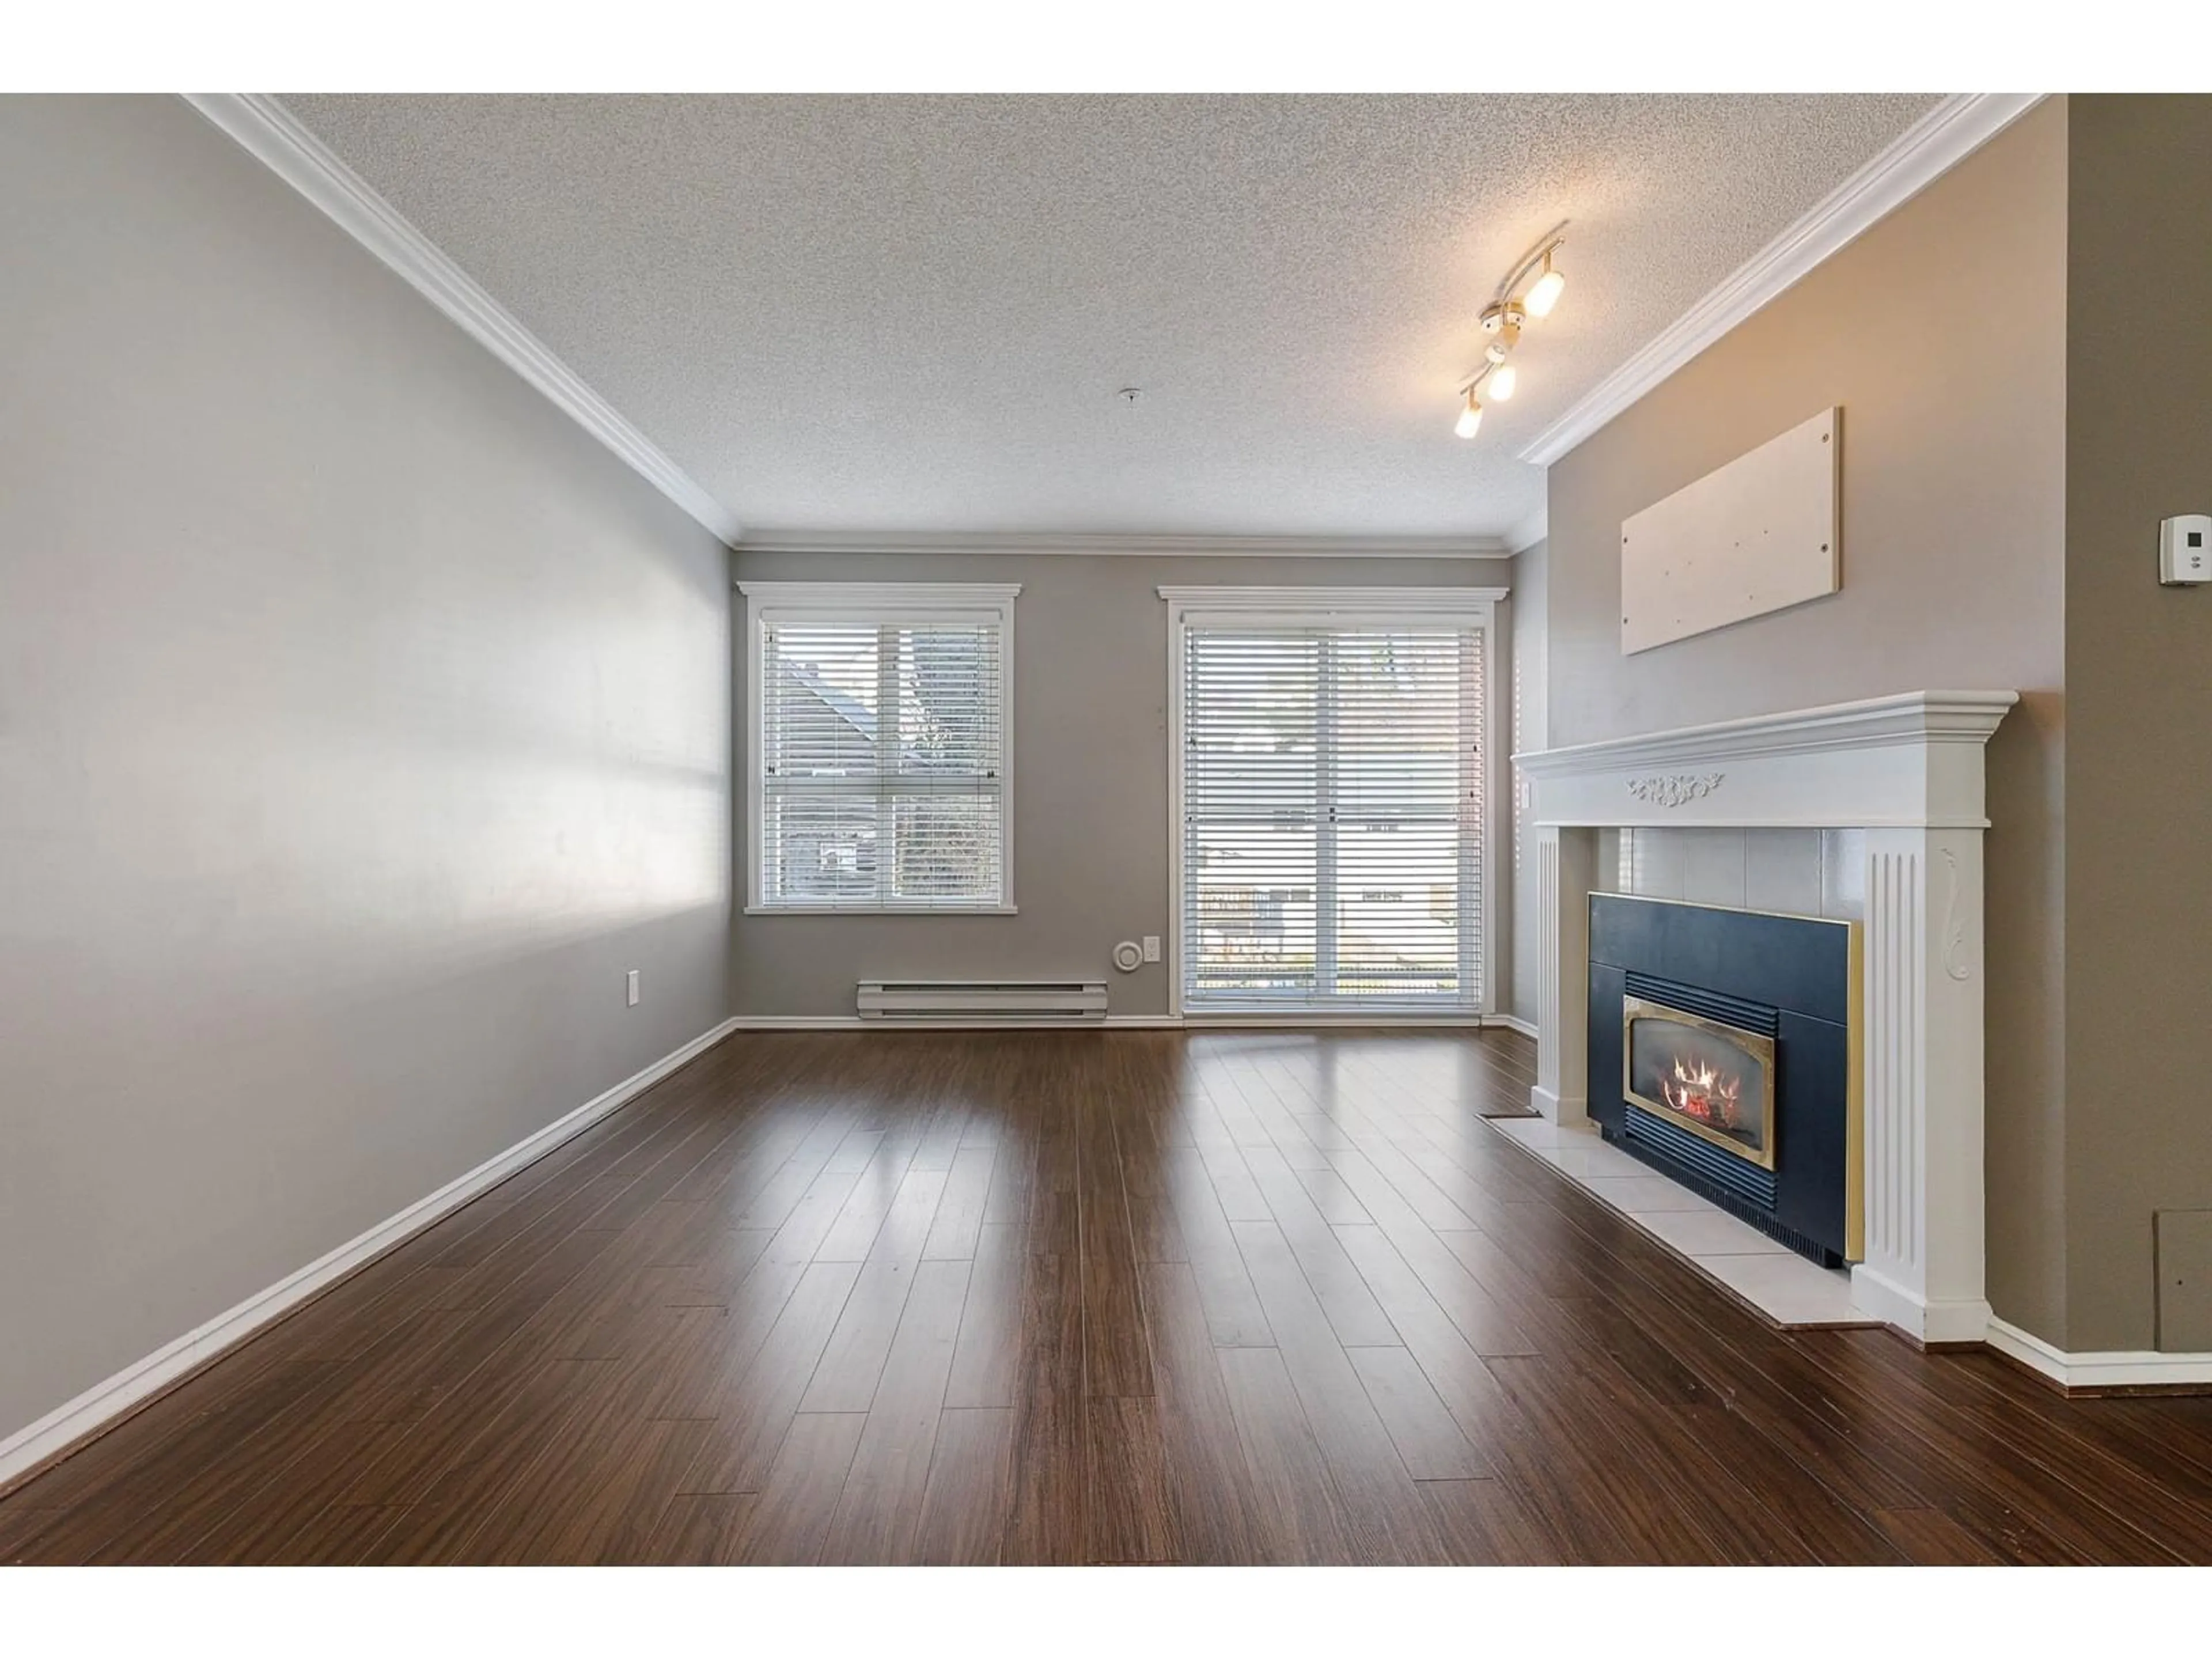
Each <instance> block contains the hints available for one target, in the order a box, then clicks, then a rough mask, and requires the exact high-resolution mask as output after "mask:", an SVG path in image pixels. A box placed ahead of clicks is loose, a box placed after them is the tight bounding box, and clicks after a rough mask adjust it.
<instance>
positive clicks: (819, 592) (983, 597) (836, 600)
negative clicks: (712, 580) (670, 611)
mask: <svg viewBox="0 0 2212 1659" xmlns="http://www.w3.org/2000/svg"><path fill="white" fill-rule="evenodd" d="M1021 591H1022V585H1021V584H1020V583H1019V582H744V581H741V582H739V583H738V592H740V593H742V594H744V596H745V597H746V598H747V599H758V600H760V601H761V602H762V604H763V605H775V606H794V605H795V606H801V607H808V606H820V605H828V606H831V607H836V606H839V605H883V606H886V607H889V608H893V609H901V608H904V609H937V610H946V611H969V610H974V609H975V608H977V607H978V606H982V607H989V606H992V605H1012V603H1013V602H1014V600H1015V599H1018V597H1020V594H1021Z"/></svg>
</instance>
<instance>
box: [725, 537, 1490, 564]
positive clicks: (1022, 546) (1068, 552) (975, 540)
mask: <svg viewBox="0 0 2212 1659" xmlns="http://www.w3.org/2000/svg"><path fill="white" fill-rule="evenodd" d="M737 550H738V552H740V553H908V554H934V555H938V556H945V555H949V554H958V553H990V554H1023V553H1026V554H1033V555H1034V554H1050V555H1062V556H1070V557H1091V558H1098V557H1113V558H1152V559H1164V558H1205V559H1504V558H1510V557H1511V556H1512V553H1513V551H1514V550H1513V549H1511V548H1510V547H1508V546H1507V544H1506V542H1505V539H1504V538H1502V537H1498V536H1459V537H1449V536H1155V535H1131V536H1120V535H1111V534H1102V533H1092V532H1081V533H1078V532H1038V533H1034V534H1032V533H1027V532H1010V531H995V530H994V531H915V532H904V531H861V530H854V531H845V530H788V531H779V530H767V531H754V532H750V533H749V534H747V535H746V536H745V537H744V538H742V539H741V540H739V541H738V543H737Z"/></svg>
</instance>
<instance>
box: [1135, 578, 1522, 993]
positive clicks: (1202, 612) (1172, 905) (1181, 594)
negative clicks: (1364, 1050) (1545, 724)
mask: <svg viewBox="0 0 2212 1659" xmlns="http://www.w3.org/2000/svg"><path fill="white" fill-rule="evenodd" d="M1509 592H1510V589H1507V588H1504V587H1163V588H1161V589H1160V590H1159V595H1160V597H1161V598H1162V599H1165V600H1166V601H1167V603H1168V756H1167V758H1168V824H1167V829H1168V950H1167V959H1168V961H1169V962H1170V963H1171V964H1172V967H1171V969H1170V973H1169V975H1168V1012H1169V1014H1170V1017H1171V1018H1177V1019H1180V1018H1182V1017H1183V999H1182V989H1183V987H1182V969H1183V960H1182V878H1183V869H1182V842H1183V835H1182V751H1183V695H1182V693H1183V686H1182V667H1183V657H1184V653H1185V651H1186V648H1187V642H1186V641H1185V639H1184V635H1185V634H1186V633H1187V632H1188V629H1190V628H1191V626H1192V625H1193V624H1194V623H1195V624H1198V625H1200V626H1204V625H1206V624H1207V623H1220V622H1229V621H1236V622H1245V623H1250V622H1280V623H1304V624H1310V623H1321V622H1342V623H1352V624H1355V625H1382V626H1388V625H1389V624H1392V623H1399V624H1404V625H1407V626H1420V627H1426V628H1435V627H1437V626H1439V625H1449V626H1453V627H1458V628H1467V629H1474V630H1476V631H1479V632H1480V634H1481V635H1483V641H1482V662H1483V672H1484V674H1485V676H1486V681H1485V684H1484V685H1483V688H1482V691H1483V727H1484V730H1483V734H1482V738H1483V741H1484V742H1485V743H1486V744H1488V745H1489V750H1488V752H1487V754H1486V757H1485V760H1486V764H1485V766H1484V768H1483V775H1484V778H1485V781H1486V796H1487V799H1486V800H1485V801H1484V803H1483V808H1484V818H1485V822H1484V825H1483V828H1484V832H1485V834H1486V836H1487V837H1488V839H1487V842H1486V844H1485V846H1484V848H1483V849H1482V1002H1481V1005H1480V1006H1479V1007H1476V1008H1471V1009H1468V1010H1465V1011H1464V1012H1462V1014H1461V1015H1460V1016H1458V1018H1461V1019H1463V1020H1464V1022H1465V1023H1466V1024H1469V1025H1478V1024H1481V1023H1482V1021H1483V1020H1484V1019H1486V1018H1489V1017H1491V1016H1492V1015H1494V1014H1495V1013H1496V1012H1497V1011H1498V969H1499V966H1500V957H1499V953H1498V946H1499V944H1500V940H1501V938H1502V936H1503V934H1504V928H1502V927H1499V926H1498V893H1499V890H1500V886H1501V883H1500V879H1499V878H1500V873H1501V872H1500V871H1499V868H1498V866H1499V863H1500V860H1499V857H1498V854H1499V851H1500V849H1501V848H1509V847H1510V842H1509V841H1507V840H1506V839H1504V837H1506V836H1510V833H1511V831H1510V818H1509V817H1508V816H1507V815H1506V813H1505V812H1504V811H1503V810H1502V809H1503V808H1504V804H1505V802H1506V801H1507V800H1508V799H1510V795H1511V793H1512V787H1511V783H1510V777H1509V774H1510V767H1508V768H1505V769H1500V768H1499V766H1498V760H1499V759H1500V758H1501V757H1502V755H1503V744H1504V740H1505V726H1504V720H1503V719H1502V718H1501V717H1502V715H1503V714H1504V709H1503V708H1502V704H1503V703H1504V701H1505V700H1504V698H1503V697H1501V696H1499V695H1498V655H1497V644H1498V640H1497V633H1498V629H1497V622H1498V604H1499V602H1500V601H1501V600H1503V599H1505V597H1506V596H1507V594H1508V593H1509ZM1209 1017H1210V1016H1209ZM1338 1017H1339V1018H1342V1017H1343V1016H1338ZM1222 1018H1224V1019H1226V1020H1235V1019H1237V1018H1241V1017H1240V1016H1236V1015H1227V1014H1225V1015H1223V1016H1222ZM1298 1019H1299V1022H1300V1023H1310V1021H1311V1016H1310V1014H1306V1013H1304V1012H1301V1014H1300V1015H1299V1016H1298Z"/></svg>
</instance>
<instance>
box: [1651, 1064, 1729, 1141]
mask: <svg viewBox="0 0 2212 1659" xmlns="http://www.w3.org/2000/svg"><path fill="white" fill-rule="evenodd" d="M1671 1071H1672V1075H1670V1076H1668V1077H1665V1078H1662V1079H1660V1082H1659V1097H1660V1098H1661V1099H1662V1100H1664V1101H1665V1102H1666V1103H1668V1105H1669V1106H1671V1107H1673V1108H1674V1109H1675V1110H1676V1111H1678V1112H1680V1113H1681V1115H1683V1116H1684V1117H1690V1118H1695V1119H1696V1120H1697V1121H1699V1122H1700V1123H1710V1124H1711V1125H1712V1126H1713V1127H1715V1128H1719V1129H1734V1128H1736V1127H1740V1120H1739V1118H1738V1106H1739V1101H1740V1097H1741V1095H1742V1093H1743V1080H1742V1079H1741V1078H1737V1077H1734V1076H1731V1075H1729V1073H1725V1072H1723V1071H1722V1070H1721V1069H1720V1068H1719V1067H1718V1066H1714V1065H1711V1064H1710V1063H1709V1062H1707V1061H1705V1060H1690V1061H1685V1060H1683V1058H1682V1056H1681V1055H1680V1054H1677V1055H1675V1056H1674V1064H1673V1066H1672V1068H1671Z"/></svg>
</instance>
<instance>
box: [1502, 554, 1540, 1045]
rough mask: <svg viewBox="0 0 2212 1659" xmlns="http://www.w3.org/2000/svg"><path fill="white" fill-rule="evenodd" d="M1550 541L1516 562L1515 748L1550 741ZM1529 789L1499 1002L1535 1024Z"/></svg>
mask: <svg viewBox="0 0 2212 1659" xmlns="http://www.w3.org/2000/svg"><path fill="white" fill-rule="evenodd" d="M1545 546H1546V544H1544V543H1542V542H1538V543H1537V544H1535V545H1534V547H1531V548H1528V549H1527V550H1525V551H1523V552H1522V553H1521V554H1519V555H1518V556H1516V558H1515V559H1514V561H1513V602H1512V609H1513V627H1512V636H1513V662H1512V666H1511V669H1510V676H1511V682H1512V687H1513V744H1512V748H1513V752H1514V753H1515V754H1516V755H1517V754H1522V753H1525V752H1527V751H1529V750H1538V749H1543V748H1547V747H1548V746H1549V743H1548V740H1547V738H1546V736H1545V733H1546V732H1547V730H1548V729H1549V720H1548V716H1547V712H1546V710H1547V699H1546V696H1545V675H1546V673H1547V665H1548V663H1549V662H1550V659H1551V653H1550V650H1549V648H1548V646H1547V641H1546V635H1547V633H1548V631H1549V623H1548V621H1547V609H1548V604H1549V601H1548V598H1547V593H1548V588H1549V583H1548V580H1547V574H1546V565H1547V555H1546V551H1545ZM1529 801H1530V792H1529V789H1528V785H1527V784H1526V783H1525V782H1524V781H1522V779H1521V778H1520V776H1519V775H1515V776H1514V778H1513V846H1512V849H1511V850H1512V859H1513V864H1512V872H1513V880H1512V883H1511V890H1512V894H1513V903H1512V907H1511V908H1512V914H1511V915H1510V918H1509V922H1510V932H1509V933H1508V934H1507V936H1506V937H1507V940H1508V944H1509V945H1510V950H1509V953H1508V957H1507V960H1508V961H1509V962H1510V963H1511V967H1510V969H1509V970H1508V973H1507V975H1506V983H1505V985H1504V987H1502V988H1503V990H1504V995H1503V996H1501V997H1500V998H1499V999H1498V1006H1499V1007H1501V1008H1504V1009H1505V1010H1507V1011H1508V1012H1510V1013H1511V1014H1512V1015H1513V1016H1514V1018H1516V1019H1525V1020H1527V1021H1528V1024H1531V1025H1534V1024H1535V1023H1536V949H1537V936H1538V931H1539V930H1538V928H1537V927H1536V925H1535V922H1534V916H1535V915H1536V829H1535V822H1534V818H1533V817H1532V816H1531V815H1530V813H1529V810H1528V808H1529Z"/></svg>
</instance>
